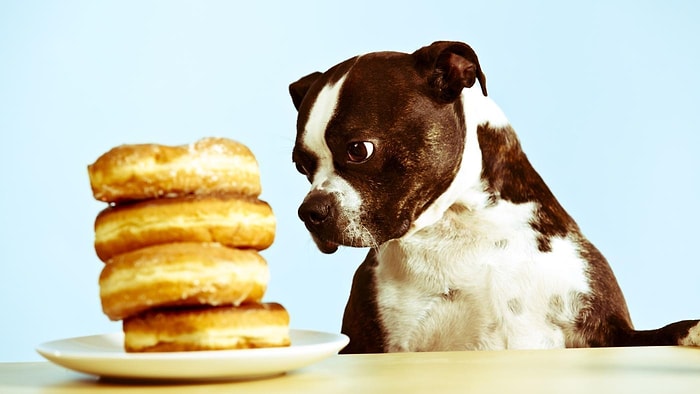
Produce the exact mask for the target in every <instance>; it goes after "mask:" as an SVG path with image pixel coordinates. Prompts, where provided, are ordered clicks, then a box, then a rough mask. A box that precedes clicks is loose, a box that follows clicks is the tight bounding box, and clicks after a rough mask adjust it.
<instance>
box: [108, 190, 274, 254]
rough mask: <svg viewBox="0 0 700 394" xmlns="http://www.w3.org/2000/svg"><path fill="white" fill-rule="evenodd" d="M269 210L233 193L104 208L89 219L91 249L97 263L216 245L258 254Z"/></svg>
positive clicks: (270, 235)
mask: <svg viewBox="0 0 700 394" xmlns="http://www.w3.org/2000/svg"><path fill="white" fill-rule="evenodd" d="M275 223H276V222H275V216H274V215H273V212H272V209H271V208H270V206H269V205H268V204H267V203H266V202H264V201H261V200H258V199H255V198H252V197H247V198H246V197H241V196H234V195H210V196H186V197H176V198H159V199H152V200H145V201H139V202H134V203H129V204H119V205H115V206H111V207H109V208H106V209H105V210H103V211H102V212H100V213H99V214H98V215H97V219H96V220H95V251H96V252H97V256H98V257H99V258H100V260H102V261H107V260H108V259H110V258H111V257H113V256H115V255H117V254H121V253H125V252H129V251H132V250H134V249H139V248H143V247H146V246H151V245H157V244H162V243H171V242H219V243H221V244H223V245H226V246H230V247H236V248H251V249H256V250H263V249H265V248H267V247H269V246H270V245H271V244H272V242H273V241H274V238H275Z"/></svg>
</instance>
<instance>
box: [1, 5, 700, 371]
mask: <svg viewBox="0 0 700 394" xmlns="http://www.w3.org/2000/svg"><path fill="white" fill-rule="evenodd" d="M698 4H700V3H698V2H694V1H687V2H682V1H656V2H650V1H629V2H620V1H587V2H576V3H572V2H554V1H552V2H546V1H535V2H525V1H522V2H521V1H512V2H504V1H466V0H462V1H454V2H452V3H450V2H435V1H429V2H424V3H420V2H391V3H386V5H385V3H382V2H379V1H352V2H350V1H345V2H330V1H327V2H317V3H311V2H302V1H278V2H272V1H257V2H253V1H249V2H233V1H229V2H214V1H189V2H184V1H83V2H77V1H60V2H59V1H56V2H51V1H3V2H1V3H0V131H1V133H2V134H1V135H2V139H1V140H0V141H1V142H0V144H1V145H0V246H1V247H0V262H1V263H2V266H1V267H2V268H1V269H0V319H1V321H0V361H23V360H38V359H39V356H38V355H37V354H36V353H35V352H34V350H33V349H34V347H35V345H37V344H38V343H40V342H43V341H47V340H52V339H58V338H64V337H72V336H79V335H90V334H96V333H103V332H111V331H118V330H120V329H121V326H120V324H119V323H112V322H109V321H108V320H107V318H106V317H105V316H104V315H103V314H102V311H101V309H100V304H99V296H98V286H97V278H98V276H99V272H100V270H101V268H102V263H101V262H100V261H99V260H98V259H97V257H96V256H95V253H94V250H93V248H92V242H93V228H92V226H93V221H94V218H95V215H96V214H97V213H98V212H99V211H100V210H101V209H102V208H104V204H102V203H98V202H96V201H94V200H93V198H92V195H91V191H90V187H89V182H88V177H87V172H86V167H87V165H88V164H90V163H92V162H93V161H94V160H95V159H96V158H97V157H98V156H99V155H100V154H102V153H103V152H105V151H107V150H108V149H110V148H111V147H113V146H115V145H119V144H122V143H141V142H158V143H164V144H183V143H188V142H191V141H194V140H197V139H199V138H201V137H204V136H209V135H213V136H225V137H230V138H234V139H237V140H239V141H241V142H243V143H245V144H246V145H248V146H249V147H250V148H251V149H252V150H253V152H254V153H255V154H256V156H257V158H258V160H259V162H260V166H261V171H262V183H263V189H264V191H263V195H262V198H263V199H265V200H267V201H268V202H269V203H270V204H271V205H272V207H273V209H274V210H275V213H276V216H277V219H278V222H279V224H278V232H277V239H276V241H275V244H274V245H273V246H272V247H271V248H270V249H268V250H267V251H265V252H264V255H265V257H266V258H267V260H268V262H269V264H270V268H271V275H272V279H271V282H270V286H269V291H268V293H267V295H266V300H268V301H278V302H281V303H283V304H284V305H285V306H286V307H287V308H288V309H289V311H290V313H291V316H292V325H293V326H294V327H296V328H308V329H317V330H324V331H337V330H339V327H340V320H341V315H342V310H343V307H344V304H345V300H346V297H347V294H348V290H349V285H350V280H351V275H352V272H353V271H354V269H355V267H356V266H357V264H359V262H360V261H361V260H362V257H363V255H364V253H365V251H364V250H352V249H347V248H346V249H342V250H341V251H340V252H338V253H336V254H335V255H332V256H324V255H322V254H320V253H319V252H318V251H317V250H316V249H315V246H314V245H313V242H312V241H311V240H310V238H309V236H308V234H307V233H306V232H305V230H304V227H303V225H302V223H301V222H300V221H299V220H298V219H297V217H296V208H297V205H298V203H299V202H300V201H301V199H302V198H303V196H304V194H305V193H306V191H307V189H308V185H307V183H306V180H305V178H304V177H302V176H300V175H297V174H296V173H295V171H294V166H293V165H292V163H291V148H292V143H293V138H294V133H295V116H296V113H295V111H294V108H293V106H292V103H291V100H290V99H289V97H288V94H287V86H288V84H289V83H290V82H292V81H294V80H296V79H297V78H299V77H301V76H303V75H305V74H307V73H309V72H311V71H315V70H325V69H327V68H328V67H330V66H332V65H334V64H336V63H338V62H340V61H342V60H344V59H346V58H349V57H351V56H354V55H356V54H359V53H364V52H369V51H375V50H398V51H405V52H411V51H413V50H415V49H417V48H419V47H421V46H423V45H426V44H429V43H430V42H432V41H434V40H438V39H449V40H460V41H465V42H468V43H470V44H471V45H472V46H473V47H474V48H475V50H476V51H477V53H478V54H479V56H480V59H481V63H482V67H483V69H484V70H485V72H486V73H487V75H488V90H489V93H490V96H491V97H492V98H493V99H494V100H495V101H496V102H498V103H499V104H500V106H501V107H502V108H503V109H504V111H505V113H506V114H507V115H508V116H509V118H510V120H511V122H512V123H513V124H514V126H515V128H516V130H517V131H518V132H519V135H520V138H521V141H522V143H523V145H524V148H525V151H526V152H527V153H528V156H529V157H530V159H531V161H532V162H533V163H534V165H535V167H536V168H537V169H538V170H539V172H540V173H541V175H542V176H543V177H544V179H545V180H546V181H547V183H548V185H549V186H550V187H551V189H552V190H553V191H554V193H555V194H556V195H557V196H558V198H559V199H560V201H561V202H562V203H563V205H564V206H565V207H566V208H567V209H568V211H569V212H570V213H571V214H572V215H573V216H574V218H576V219H577V221H578V223H579V225H580V226H581V228H582V229H583V231H584V233H585V234H586V235H587V236H588V237H589V238H590V239H591V240H592V241H593V242H594V243H595V244H596V245H597V246H598V247H599V248H600V249H601V250H602V251H603V253H604V254H605V255H606V256H607V257H608V259H609V260H610V262H611V264H612V266H613V268H614V270H615V272H616V273H617V275H618V278H619V281H620V284H621V286H622V288H623V290H624V291H625V294H626V296H627V300H628V303H629V307H630V310H631V313H632V316H633V319H634V321H635V322H636V325H637V326H638V327H639V328H654V327H657V326H661V325H664V324H666V323H668V322H671V321H675V320H680V319H684V318H698V317H700V302H698V301H699V300H700V280H699V278H700V259H699V258H698V257H697V250H698V243H699V241H698V229H697V228H698V223H700V206H698V201H699V198H698V197H700V177H699V176H698V168H700V166H699V165H700V159H699V158H698V154H697V149H698V146H700V137H699V135H700V127H699V126H698V112H699V111H698V110H699V109H700V72H699V70H700V56H699V55H700V50H699V49H698V48H700V42H699V39H700V23H698V20H700V8H699V6H698Z"/></svg>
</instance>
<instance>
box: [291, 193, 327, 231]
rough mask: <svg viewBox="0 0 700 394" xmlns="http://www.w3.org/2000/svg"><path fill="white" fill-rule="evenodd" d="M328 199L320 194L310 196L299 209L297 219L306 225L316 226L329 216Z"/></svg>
mask: <svg viewBox="0 0 700 394" xmlns="http://www.w3.org/2000/svg"><path fill="white" fill-rule="evenodd" d="M330 211H331V206H330V202H329V201H328V198H327V197H326V196H323V195H321V194H310V195H309V196H308V197H307V198H306V199H305V200H304V202H303V203H302V204H301V206H300V207H299V212H298V213H299V218H300V219H301V220H303V221H304V223H306V224H307V225H312V226H318V225H320V224H321V223H323V222H324V221H326V219H328V216H329V215H330Z"/></svg>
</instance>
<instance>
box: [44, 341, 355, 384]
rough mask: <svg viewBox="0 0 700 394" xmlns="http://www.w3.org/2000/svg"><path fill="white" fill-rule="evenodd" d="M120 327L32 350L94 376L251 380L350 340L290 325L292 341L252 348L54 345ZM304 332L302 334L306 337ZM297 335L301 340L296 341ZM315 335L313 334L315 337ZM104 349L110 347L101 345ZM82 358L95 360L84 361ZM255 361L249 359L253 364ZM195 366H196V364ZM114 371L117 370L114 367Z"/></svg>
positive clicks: (307, 360) (305, 363)
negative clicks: (200, 369) (136, 349)
mask: <svg viewBox="0 0 700 394" xmlns="http://www.w3.org/2000/svg"><path fill="white" fill-rule="evenodd" d="M123 336H124V333H123V332H112V333H103V334H93V335H84V336H76V337H69V338H63V339H55V340H51V341H46V342H42V343H40V344H39V345H37V346H36V348H35V350H36V351H37V353H39V354H40V355H41V356H42V357H44V358H45V359H47V360H48V361H50V362H52V363H54V364H56V365H59V366H61V367H64V368H67V369H70V370H73V371H77V372H80V373H85V374H88V375H94V376H99V377H103V378H116V379H123V380H161V381H162V380H171V381H182V380H221V379H226V380H233V379H236V380H239V379H254V378H260V377H265V376H272V375H279V374H282V373H284V372H289V371H292V370H295V369H299V368H303V367H305V366H308V365H311V364H313V363H315V362H318V361H321V360H323V359H325V358H328V357H330V356H333V355H335V354H337V353H338V352H339V351H340V350H342V349H343V348H344V347H345V346H347V344H348V343H349V338H348V336H347V335H345V334H342V333H331V332H324V331H316V330H303V329H290V337H291V339H292V343H291V345H290V346H286V347H270V348H257V349H230V350H204V351H191V352H146V353H127V352H126V351H124V350H123V347H122V348H121V351H119V350H120V349H117V348H114V349H110V350H117V351H116V352H110V351H95V352H90V351H84V350H82V351H75V352H71V351H65V350H61V349H56V346H58V345H63V344H65V343H68V345H70V342H75V341H81V340H95V339H97V340H106V341H111V342H114V341H116V343H120V342H121V341H123ZM309 336H310V337H311V338H312V339H313V340H312V341H311V343H304V342H303V341H304V340H307V338H308V337H309ZM305 337H306V338H305ZM295 338H296V341H297V343H298V342H299V341H300V340H301V341H302V343H301V344H296V345H295V343H294V342H295ZM314 338H315V339H314ZM105 349H109V348H108V347H106V348H105ZM265 360H268V361H272V362H271V363H269V365H268V363H266V362H263V363H262V364H263V367H261V368H260V369H259V370H254V371H253V373H251V372H250V371H249V370H250V366H247V367H246V368H243V369H244V370H247V371H248V372H243V373H240V372H239V371H237V370H235V369H233V368H232V369H231V370H230V371H228V372H225V373H217V372H207V373H204V374H200V373H189V374H188V373H185V374H181V373H178V374H176V375H174V374H172V372H170V371H168V372H165V373H153V372H149V371H150V370H149V369H138V370H137V371H135V373H132V372H124V371H129V370H130V368H129V365H128V364H132V367H133V366H134V364H139V365H143V364H146V365H150V366H151V367H153V368H155V369H156V370H160V369H159V366H158V363H160V364H161V366H160V368H163V367H165V366H171V367H172V366H174V365H175V366H183V367H184V366H186V365H189V367H190V368H191V367H192V365H193V364H206V363H211V362H217V363H220V364H219V365H218V367H219V368H217V370H218V369H222V368H223V369H225V366H226V365H228V364H231V363H233V364H236V363H237V362H241V361H250V362H254V361H260V362H262V361H265ZM86 361H94V362H93V363H88V364H87V367H86V365H85V362H86ZM114 362H119V367H118V368H111V370H110V368H108V366H109V365H110V364H111V363H114ZM125 364H126V365H125ZM253 364H254V363H253ZM195 369H196V368H195ZM115 370H116V371H115Z"/></svg>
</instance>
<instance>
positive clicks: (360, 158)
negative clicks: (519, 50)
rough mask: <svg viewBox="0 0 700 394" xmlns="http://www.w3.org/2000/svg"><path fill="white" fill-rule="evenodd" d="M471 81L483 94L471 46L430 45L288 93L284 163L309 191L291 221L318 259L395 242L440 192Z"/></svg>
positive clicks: (369, 58) (448, 176) (376, 56)
mask: <svg viewBox="0 0 700 394" xmlns="http://www.w3.org/2000/svg"><path fill="white" fill-rule="evenodd" d="M477 80H478V81H479V84H480V86H481V90H482V93H483V95H484V96H485V95H486V84H485V77H484V74H483V73H482V71H481V67H480V66H479V61H478V59H477V56H476V54H475V53H474V51H473V50H472V48H470V47H469V46H468V45H466V44H463V43H458V42H436V43H433V44H432V45H429V46H427V47H424V48H421V49H419V50H417V51H416V52H414V53H412V54H406V53H396V52H377V53H370V54H367V55H363V56H358V57H354V58H351V59H349V60H347V61H345V62H343V63H340V64H338V65H336V66H334V67H332V68H331V69H329V70H328V71H326V72H325V73H320V72H315V73H312V74H309V75H307V76H305V77H303V78H301V79H300V80H298V81H297V82H294V83H292V84H291V85H290V87H289V91H290V94H291V96H292V100H293V102H294V106H295V107H296V108H297V110H298V111H299V115H298V119H297V136H296V142H295V146H294V150H293V156H292V159H293V161H294V163H295V164H296V167H297V169H298V170H299V172H301V173H302V174H304V175H305V176H306V177H307V178H308V180H309V182H310V183H311V191H310V192H309V193H308V195H307V196H306V198H305V199H304V201H303V203H302V204H301V206H300V207H299V217H300V218H301V219H302V220H303V221H304V223H305V224H306V227H307V229H308V230H309V232H310V233H311V234H312V236H313V238H314V240H315V242H316V244H317V245H318V247H319V249H320V250H321V251H322V252H325V253H332V252H334V251H335V250H336V249H337V247H338V245H347V246H358V247H366V246H370V247H376V246H378V245H380V244H382V243H384V242H386V241H388V240H391V239H395V238H399V237H401V236H403V235H404V234H406V232H407V231H409V229H411V226H412V225H413V223H414V222H415V220H416V218H418V217H419V215H421V213H423V212H424V211H425V210H426V209H427V208H428V207H429V206H430V205H431V204H432V203H433V202H434V201H435V200H436V199H437V198H438V197H439V196H440V195H441V194H443V193H444V192H445V190H446V189H447V188H448V186H449V185H450V184H451V182H452V181H453V179H454V177H455V175H456V173H457V171H458V169H459V166H460V161H461V159H462V152H463V149H464V145H465V121H464V111H463V109H462V100H461V92H462V89H464V88H468V87H472V85H474V83H475V82H476V81H477Z"/></svg>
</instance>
